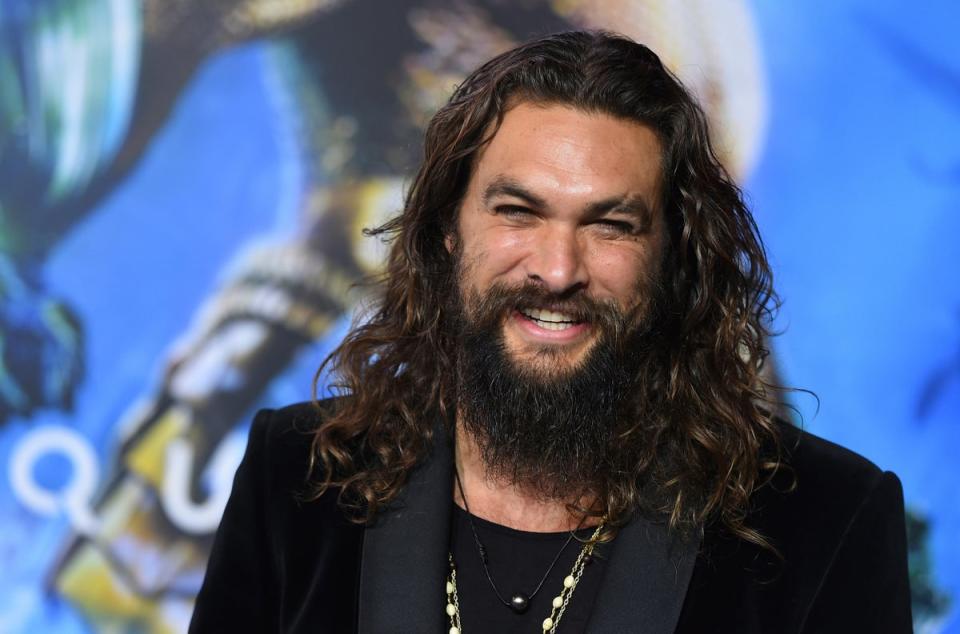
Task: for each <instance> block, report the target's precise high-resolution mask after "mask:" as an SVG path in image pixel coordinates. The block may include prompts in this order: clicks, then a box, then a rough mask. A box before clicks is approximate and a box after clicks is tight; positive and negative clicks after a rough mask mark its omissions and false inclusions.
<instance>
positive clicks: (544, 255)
mask: <svg viewBox="0 0 960 634" xmlns="http://www.w3.org/2000/svg"><path fill="white" fill-rule="evenodd" d="M585 248H586V247H585V245H584V244H582V243H581V240H580V238H579V236H578V235H577V231H576V228H573V227H553V228H544V229H543V231H541V235H539V236H537V242H536V244H535V245H534V248H533V250H532V254H531V257H530V258H529V260H528V262H527V276H528V277H529V278H530V279H533V280H535V281H537V282H539V283H541V284H543V285H545V286H546V287H547V289H548V290H550V292H552V293H556V294H558V295H559V294H562V293H565V292H569V291H571V290H574V289H579V288H583V287H585V286H586V285H587V281H588V279H589V276H588V274H587V266H586V261H585V255H586V252H585Z"/></svg>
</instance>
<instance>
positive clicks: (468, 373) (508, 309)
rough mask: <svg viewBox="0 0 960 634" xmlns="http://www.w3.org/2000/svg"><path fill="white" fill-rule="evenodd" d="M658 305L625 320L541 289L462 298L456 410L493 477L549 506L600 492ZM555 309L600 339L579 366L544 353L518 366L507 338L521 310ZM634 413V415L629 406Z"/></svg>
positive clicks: (610, 309) (605, 308) (497, 289)
mask: <svg viewBox="0 0 960 634" xmlns="http://www.w3.org/2000/svg"><path fill="white" fill-rule="evenodd" d="M655 303H656V302H654V301H650V302H647V303H646V304H645V307H644V314H643V315H641V316H639V318H638V315H636V314H631V315H624V314H622V312H621V311H620V310H619V308H618V307H617V306H616V305H615V303H613V302H612V301H611V302H608V303H605V302H597V301H595V300H593V299H591V298H589V297H586V296H585V295H582V294H581V295H578V296H575V297H568V298H558V297H556V296H553V295H551V294H550V293H547V292H545V291H544V290H543V289H542V288H540V287H538V286H536V285H532V284H531V285H527V286H522V287H520V288H506V287H503V286H494V287H492V288H491V289H490V290H488V291H487V292H486V293H485V294H484V295H483V296H482V297H481V296H477V295H474V296H468V297H461V298H460V300H459V304H460V306H459V307H458V308H459V310H458V311H455V313H454V314H458V315H459V319H458V320H457V321H458V324H457V325H458V339H459V342H460V347H459V354H458V358H457V363H458V377H457V378H458V388H459V392H458V399H459V401H458V404H459V408H460V414H461V418H462V423H463V425H464V429H465V431H467V432H468V433H470V434H471V435H472V436H474V437H475V438H476V439H477V442H478V444H479V446H480V449H481V452H482V458H483V460H484V462H485V465H486V467H487V469H488V473H489V474H490V475H491V476H493V477H495V478H498V479H504V480H506V481H509V482H511V483H513V484H517V485H520V486H522V487H523V488H525V489H526V490H527V491H529V492H532V493H535V494H537V495H539V496H541V497H544V498H548V499H560V498H565V499H570V497H571V495H578V494H579V493H581V492H585V491H588V490H594V491H596V490H597V488H598V487H599V486H601V485H602V483H603V482H604V481H605V480H606V479H607V478H608V477H609V470H610V468H611V465H610V461H609V458H610V456H611V448H612V447H613V443H616V442H617V440H616V435H617V430H618V429H622V428H623V425H622V424H621V423H622V422H623V421H622V417H623V416H624V415H625V411H626V410H627V405H628V404H630V405H635V403H632V399H631V396H632V392H633V390H632V389H631V388H632V386H633V384H634V382H635V380H636V375H637V370H638V367H639V362H640V360H641V359H642V358H643V355H644V354H645V349H646V348H647V346H648V345H649V343H650V323H651V322H652V321H653V320H652V318H651V316H652V315H653V314H654V309H653V307H654V305H655ZM536 306H544V307H546V306H550V307H551V308H552V309H553V310H557V311H560V312H564V313H566V314H569V315H574V316H575V317H576V318H577V319H578V320H583V321H589V322H590V323H591V325H592V327H594V328H596V329H597V330H598V332H599V337H598V339H597V341H596V342H595V343H594V344H593V347H592V349H591V350H590V351H589V352H588V353H587V355H586V356H585V358H584V359H583V360H581V361H580V362H579V363H577V364H576V365H575V366H572V367H566V366H564V365H563V364H561V363H551V361H552V359H553V357H555V356H561V355H563V354H564V351H563V350H562V349H561V348H559V347H557V346H544V347H543V348H542V349H541V350H538V351H537V353H536V357H537V358H536V360H535V361H536V362H535V363H523V364H522V365H519V364H518V363H517V362H515V361H514V360H513V359H512V358H511V354H510V352H509V351H508V350H507V349H506V347H505V343H504V337H503V324H504V321H505V319H510V318H513V313H514V311H516V310H517V309H520V308H524V307H527V308H529V307H536ZM557 368H560V369H557ZM630 411H631V412H636V409H635V407H631V408H630Z"/></svg>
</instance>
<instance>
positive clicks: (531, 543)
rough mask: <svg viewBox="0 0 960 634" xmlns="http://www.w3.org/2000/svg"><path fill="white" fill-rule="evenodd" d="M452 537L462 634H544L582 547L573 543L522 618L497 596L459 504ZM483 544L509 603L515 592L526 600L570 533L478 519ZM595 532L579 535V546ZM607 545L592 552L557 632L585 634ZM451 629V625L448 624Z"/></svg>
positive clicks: (478, 528) (494, 577) (467, 520)
mask: <svg viewBox="0 0 960 634" xmlns="http://www.w3.org/2000/svg"><path fill="white" fill-rule="evenodd" d="M453 506H454V517H453V522H452V534H451V537H450V552H451V553H452V554H453V560H454V564H455V565H456V568H457V594H458V596H459V603H460V625H461V627H462V631H463V632H464V634H486V633H488V632H498V633H500V632H502V633H504V634H512V633H514V632H515V633H517V634H537V633H538V632H543V620H544V619H545V618H547V617H548V616H550V611H551V609H552V605H551V604H552V602H553V598H554V597H556V596H558V595H559V594H560V591H561V590H562V589H563V578H564V577H566V576H567V575H569V574H570V571H571V570H572V569H573V564H574V562H575V561H576V559H577V557H578V556H579V554H580V551H581V550H582V549H583V544H582V543H581V542H579V541H577V540H576V539H574V540H571V541H570V543H569V544H567V546H566V548H564V550H563V552H562V553H561V555H560V558H559V559H558V560H557V564H556V565H555V566H554V567H553V569H552V570H551V571H550V574H549V575H547V578H546V580H545V581H544V582H543V587H542V588H541V589H540V591H539V592H538V593H537V594H536V596H534V597H533V598H532V599H531V600H530V604H529V607H528V608H527V610H526V612H524V613H523V614H516V613H515V612H514V611H513V610H512V609H511V608H509V607H507V606H505V605H504V604H503V603H501V602H500V600H499V599H498V598H497V596H496V594H494V591H493V588H491V587H490V582H489V581H487V577H486V574H485V573H484V571H483V565H482V563H481V561H480V552H479V550H478V549H477V544H476V542H475V541H474V538H473V533H472V532H471V530H470V521H469V518H468V516H467V512H466V511H464V510H463V509H461V508H460V507H459V506H457V505H456V504H454V505H453ZM473 522H474V525H475V526H476V528H477V534H478V535H479V537H480V542H481V543H482V544H483V546H484V548H485V549H486V551H487V567H488V568H489V570H490V575H491V577H493V581H494V583H496V585H497V590H499V591H500V595H501V596H502V597H503V598H504V599H505V600H506V601H509V600H510V597H511V596H513V594H515V593H516V592H523V593H524V594H526V595H527V596H530V594H531V593H532V592H533V591H534V589H535V588H536V587H537V584H538V583H539V582H540V579H542V578H543V575H544V573H545V572H546V571H547V568H549V566H550V562H551V561H553V558H554V557H556V556H557V552H558V551H559V550H560V549H561V547H563V544H564V542H565V541H567V538H568V537H569V536H570V533H568V532H563V533H529V532H526V531H518V530H514V529H512V528H507V527H506V526H501V525H499V524H494V523H492V522H488V521H486V520H483V519H480V518H479V517H476V516H474V518H473ZM594 530H595V529H593V528H587V529H582V530H580V531H577V537H578V538H580V539H581V540H586V539H588V538H589V537H590V536H591V535H592V534H593V531H594ZM605 555H606V550H605V544H598V545H597V547H596V548H595V549H594V552H593V558H592V561H591V563H589V564H587V565H586V566H585V567H584V570H583V576H581V578H580V582H579V583H578V584H577V587H576V589H575V590H574V592H573V595H572V596H571V598H570V601H569V603H568V604H567V609H566V611H565V612H564V614H563V618H562V619H561V620H560V625H559V626H558V627H557V632H558V634H572V633H574V632H583V631H585V630H586V627H587V619H589V617H590V613H591V611H592V609H593V604H594V602H595V600H596V597H597V592H598V591H599V589H600V580H601V578H602V577H603V572H604V568H605V563H606V561H605V559H606V558H605ZM448 623H449V619H448Z"/></svg>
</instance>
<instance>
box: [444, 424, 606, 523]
mask: <svg viewBox="0 0 960 634" xmlns="http://www.w3.org/2000/svg"><path fill="white" fill-rule="evenodd" d="M456 466H457V473H459V475H460V483H461V484H462V485H463V494H464V495H465V496H466V498H467V503H464V500H463V498H462V497H461V495H460V491H459V488H458V487H457V486H456V484H455V483H454V484H453V501H454V502H455V503H456V504H457V505H458V506H459V507H460V508H463V509H466V507H467V506H468V505H469V507H470V513H471V514H472V515H475V516H476V517H480V518H483V519H485V520H487V521H490V522H494V523H496V524H500V525H501V526H508V527H510V528H513V529H516V530H521V531H528V532H534V533H559V532H562V531H570V530H574V529H576V528H578V527H587V526H595V525H596V524H598V523H599V521H600V518H598V517H592V516H591V517H587V518H586V519H584V517H583V515H581V514H577V513H571V511H570V508H569V505H571V504H574V505H577V506H579V507H580V508H588V507H589V505H590V502H591V497H592V496H588V495H584V496H571V498H570V499H566V500H544V499H543V498H542V497H541V496H538V495H536V494H534V493H532V492H530V491H526V490H524V489H523V488H522V487H520V486H518V485H516V484H513V483H510V482H506V481H504V480H503V479H502V478H496V477H494V476H492V475H491V474H490V473H489V471H488V469H487V468H486V465H485V464H484V461H483V457H482V455H481V451H480V445H479V444H478V443H477V440H476V438H474V437H473V435H471V434H470V433H469V432H467V431H466V430H465V429H464V428H463V425H462V424H460V423H459V422H458V423H457V434H456Z"/></svg>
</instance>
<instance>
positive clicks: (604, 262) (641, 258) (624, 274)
mask: <svg viewBox="0 0 960 634" xmlns="http://www.w3.org/2000/svg"><path fill="white" fill-rule="evenodd" d="M621 246H622V245H617V246H616V247H610V248H607V249H599V250H598V252H597V253H595V256H594V258H592V260H593V261H592V267H591V269H592V272H593V274H592V275H591V278H592V279H593V280H594V282H596V286H597V287H598V289H597V290H602V292H603V294H604V295H608V296H611V297H614V298H616V299H617V300H619V302H620V303H621V305H623V306H624V307H630V306H632V305H633V304H635V303H636V302H638V301H640V299H641V298H640V297H637V292H638V290H641V291H642V290H643V289H645V288H647V287H649V280H650V279H651V277H650V275H651V273H652V269H651V267H652V266H653V264H652V262H653V261H654V259H655V258H654V257H652V254H648V253H646V252H641V251H638V250H637V249H636V248H629V247H628V248H621Z"/></svg>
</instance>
